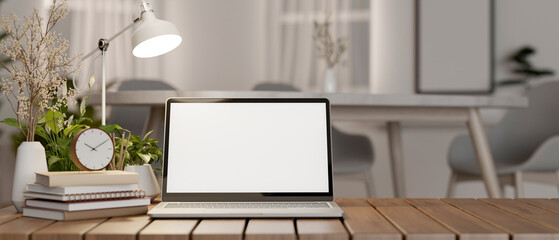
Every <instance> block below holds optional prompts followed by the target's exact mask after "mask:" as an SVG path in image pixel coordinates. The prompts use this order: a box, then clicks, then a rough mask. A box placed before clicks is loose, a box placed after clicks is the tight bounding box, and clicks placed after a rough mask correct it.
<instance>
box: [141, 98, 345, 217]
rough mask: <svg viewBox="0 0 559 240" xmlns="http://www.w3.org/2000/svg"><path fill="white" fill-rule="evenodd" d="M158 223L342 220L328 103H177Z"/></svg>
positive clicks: (170, 121) (169, 120) (172, 105)
mask: <svg viewBox="0 0 559 240" xmlns="http://www.w3.org/2000/svg"><path fill="white" fill-rule="evenodd" d="M165 114H166V115H165V131H164V132H165V141H164V158H163V159H164V161H163V187H162V202H161V203H159V204H158V205H157V206H156V207H154V208H152V209H151V210H150V211H149V212H148V215H149V216H150V217H152V218H247V217H250V218H258V217H262V218H272V217H273V218H277V217H280V218H281V217H286V218H294V217H298V218H299V217H341V216H342V215H343V211H342V209H341V208H340V207H338V206H337V205H336V203H334V202H333V189H332V147H331V137H330V131H331V127H330V105H329V102H328V100H327V99H314V98H313V99H310V98H304V99H279V98H272V99H259V98H235V99H231V98H227V99H218V98H170V99H168V100H167V101H166V105H165Z"/></svg>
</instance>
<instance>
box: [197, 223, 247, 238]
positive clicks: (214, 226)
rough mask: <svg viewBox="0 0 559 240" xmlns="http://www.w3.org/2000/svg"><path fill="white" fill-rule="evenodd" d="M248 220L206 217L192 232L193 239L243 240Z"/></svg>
mask: <svg viewBox="0 0 559 240" xmlns="http://www.w3.org/2000/svg"><path fill="white" fill-rule="evenodd" d="M245 223H246V220H244V219H205V220H202V221H201V222H200V223H199V224H198V226H197V227H196V228H195V229H194V231H193V232H192V240H206V239H216V240H242V239H243V232H244V230H245Z"/></svg>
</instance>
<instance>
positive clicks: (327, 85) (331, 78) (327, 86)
mask: <svg viewBox="0 0 559 240" xmlns="http://www.w3.org/2000/svg"><path fill="white" fill-rule="evenodd" d="M323 87H324V92H325V93H335V92H337V91H338V82H337V81H336V75H334V69H332V68H328V69H326V71H324V83H323Z"/></svg>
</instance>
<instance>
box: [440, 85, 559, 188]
mask: <svg viewBox="0 0 559 240" xmlns="http://www.w3.org/2000/svg"><path fill="white" fill-rule="evenodd" d="M528 99H529V101H530V102H529V106H528V107H527V108H521V109H514V110H509V111H508V112H507V114H506V115H505V117H504V118H503V120H502V122H501V123H499V125H498V126H496V127H495V128H494V129H491V130H489V131H488V132H487V138H488V141H489V145H490V148H491V153H492V154H493V159H494V161H495V168H496V171H497V175H498V176H499V179H500V182H501V188H502V189H503V188H504V184H510V185H513V186H515V190H516V191H515V192H516V197H522V196H523V195H524V193H523V187H522V180H532V181H538V182H544V183H551V184H559V104H558V103H559V81H554V82H548V83H543V84H541V85H539V86H537V87H535V88H533V89H532V90H530V91H529V92H528ZM476 159H477V158H476V154H475V152H474V148H473V146H472V141H471V139H470V137H469V136H459V137H457V138H456V139H454V141H453V142H452V144H451V147H450V150H449V164H450V167H451V169H452V175H451V177H450V183H449V187H448V192H447V194H448V197H452V196H453V195H454V187H455V184H456V183H458V182H461V181H470V180H477V179H480V172H479V167H478V163H477V160H476Z"/></svg>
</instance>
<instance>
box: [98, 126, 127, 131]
mask: <svg viewBox="0 0 559 240" xmlns="http://www.w3.org/2000/svg"><path fill="white" fill-rule="evenodd" d="M99 128H101V129H103V130H104V131H105V132H107V133H112V132H116V133H118V131H116V130H122V129H124V128H122V127H121V126H119V125H118V124H111V125H101V126H99Z"/></svg>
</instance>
